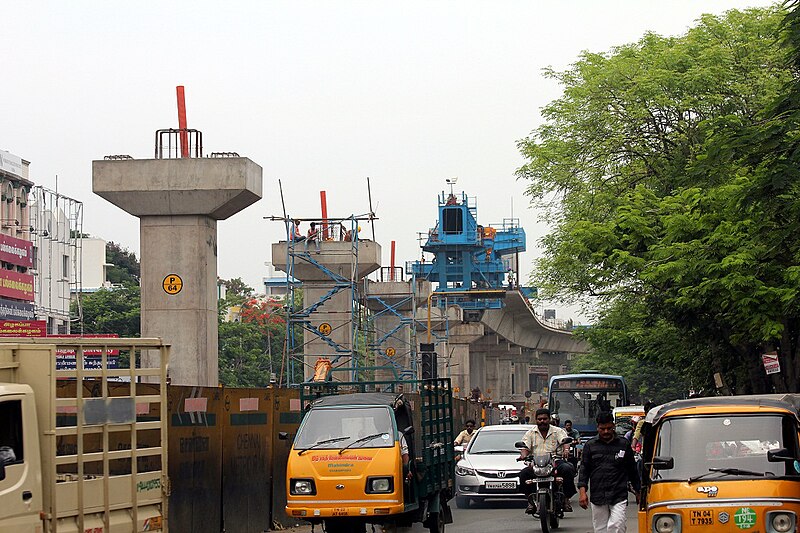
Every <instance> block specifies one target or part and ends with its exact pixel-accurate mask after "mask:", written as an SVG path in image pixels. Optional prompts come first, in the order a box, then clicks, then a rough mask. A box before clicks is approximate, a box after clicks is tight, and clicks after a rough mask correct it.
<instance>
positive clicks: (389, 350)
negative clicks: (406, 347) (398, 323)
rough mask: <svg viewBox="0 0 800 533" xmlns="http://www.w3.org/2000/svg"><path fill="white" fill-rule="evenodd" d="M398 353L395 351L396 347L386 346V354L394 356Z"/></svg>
mask: <svg viewBox="0 0 800 533" xmlns="http://www.w3.org/2000/svg"><path fill="white" fill-rule="evenodd" d="M396 353H397V352H396V351H395V349H394V348H392V347H391V346H389V347H388V348H386V355H388V356H389V357H394V354H396Z"/></svg>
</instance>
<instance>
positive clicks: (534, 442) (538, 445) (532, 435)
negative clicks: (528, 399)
mask: <svg viewBox="0 0 800 533" xmlns="http://www.w3.org/2000/svg"><path fill="white" fill-rule="evenodd" d="M567 437H568V435H567V432H566V431H564V430H563V429H562V428H560V427H558V426H553V425H551V424H550V410H549V409H545V408H542V409H537V410H536V427H535V428H531V429H529V430H528V431H527V432H526V433H525V435H524V436H523V437H522V441H523V442H524V443H525V446H527V449H525V448H522V449H520V459H524V458H525V457H527V456H528V455H531V454H533V455H540V454H551V453H554V452H555V451H556V450H557V449H558V445H559V443H560V442H561V441H562V440H563V439H565V438H567ZM562 453H563V455H564V458H565V459H566V458H567V457H568V456H569V446H564V447H562ZM556 473H557V474H558V475H559V476H560V477H562V478H563V479H564V482H563V490H564V511H567V512H570V511H572V504H571V503H570V501H569V499H570V498H572V497H573V496H574V495H575V493H577V492H578V491H577V489H576V488H575V467H573V466H572V464H570V463H569V461H561V462H560V463H558V464H557V466H556ZM535 477H536V476H535V475H534V474H533V470H532V469H531V468H528V467H525V468H523V469H522V471H521V472H520V473H519V482H520V485H521V486H522V492H523V493H525V497H526V498H527V500H528V508H527V509H526V510H525V512H526V513H529V514H533V513H534V512H536V505H535V504H534V502H533V501H532V500H531V497H530V496H531V494H533V492H534V491H535V490H536V485H535V484H533V483H527V481H528V480H530V479H534V478H535Z"/></svg>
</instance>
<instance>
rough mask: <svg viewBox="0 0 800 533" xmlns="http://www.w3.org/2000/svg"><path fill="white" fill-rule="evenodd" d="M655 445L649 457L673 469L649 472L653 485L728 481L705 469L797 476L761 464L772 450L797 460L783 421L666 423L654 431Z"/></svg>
mask: <svg viewBox="0 0 800 533" xmlns="http://www.w3.org/2000/svg"><path fill="white" fill-rule="evenodd" d="M657 439H658V440H657V441H656V445H655V453H654V455H655V456H657V457H672V458H673V459H674V461H675V466H674V468H671V469H661V470H652V471H651V477H652V479H653V480H667V479H672V480H674V479H683V480H686V479H689V478H692V477H696V476H698V475H701V474H706V473H708V475H707V476H704V477H705V479H715V478H716V477H723V478H725V477H729V476H730V473H729V474H725V473H722V472H710V471H709V470H710V469H713V470H716V469H738V470H746V471H749V472H756V473H759V474H761V473H763V475H765V476H787V475H797V471H795V468H794V466H793V464H792V461H786V462H769V461H767V452H768V451H769V450H776V449H778V448H786V449H788V455H789V456H791V457H797V430H796V429H795V424H794V421H793V419H792V418H791V417H789V416H780V415H756V416H752V415H750V416H703V417H700V416H696V417H691V418H690V417H686V418H673V419H666V420H665V421H664V422H662V424H661V426H660V428H659V430H658V435H657ZM737 475H738V474H737ZM739 477H748V476H747V475H739ZM749 477H758V476H754V475H750V476H749Z"/></svg>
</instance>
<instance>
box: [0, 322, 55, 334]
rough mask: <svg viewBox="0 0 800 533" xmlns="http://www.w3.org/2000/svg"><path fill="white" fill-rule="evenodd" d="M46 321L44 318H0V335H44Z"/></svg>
mask: <svg viewBox="0 0 800 533" xmlns="http://www.w3.org/2000/svg"><path fill="white" fill-rule="evenodd" d="M45 335H47V322H46V321H44V320H0V337H44V336H45Z"/></svg>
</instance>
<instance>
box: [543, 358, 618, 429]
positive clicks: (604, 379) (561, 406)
mask: <svg viewBox="0 0 800 533" xmlns="http://www.w3.org/2000/svg"><path fill="white" fill-rule="evenodd" d="M629 403H630V402H629V400H628V387H627V386H626V385H625V380H624V379H623V378H622V376H612V375H609V374H600V373H599V372H594V371H584V372H581V373H579V374H562V375H559V376H552V377H551V378H550V385H549V387H548V401H547V406H548V408H549V409H550V413H551V414H552V416H554V417H558V420H559V424H560V425H562V426H563V425H564V422H566V421H567V420H572V427H574V428H575V429H577V430H578V431H580V432H581V436H587V437H589V436H594V435H596V434H597V423H596V422H595V417H596V416H597V413H599V412H600V411H608V412H611V411H612V410H613V409H614V408H615V407H622V406H625V405H629Z"/></svg>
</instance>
